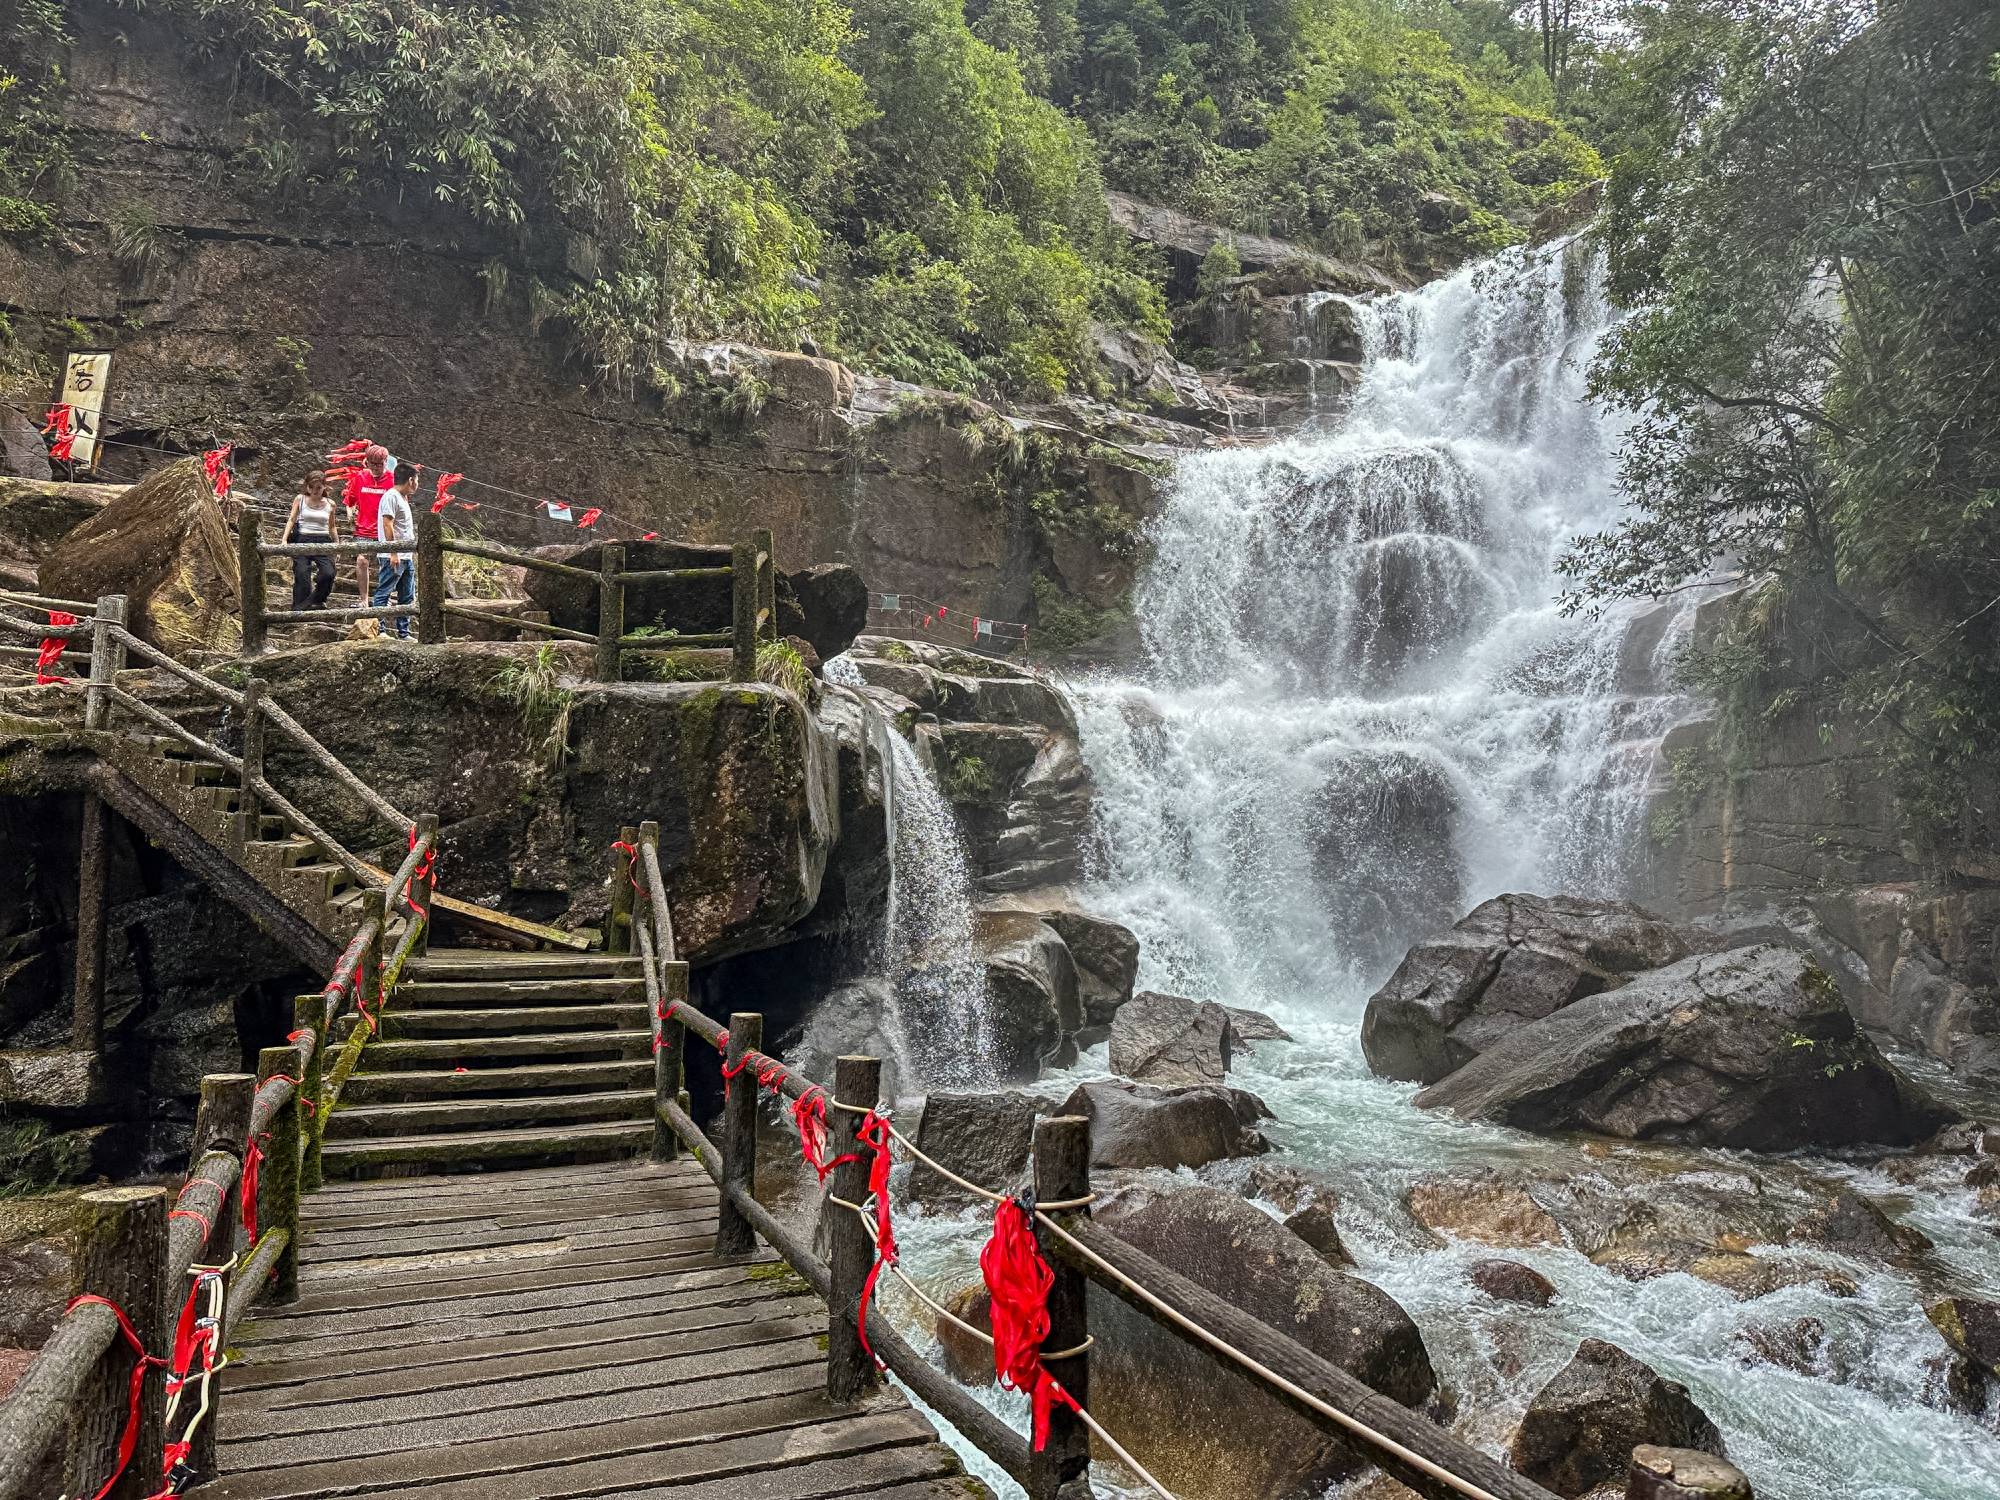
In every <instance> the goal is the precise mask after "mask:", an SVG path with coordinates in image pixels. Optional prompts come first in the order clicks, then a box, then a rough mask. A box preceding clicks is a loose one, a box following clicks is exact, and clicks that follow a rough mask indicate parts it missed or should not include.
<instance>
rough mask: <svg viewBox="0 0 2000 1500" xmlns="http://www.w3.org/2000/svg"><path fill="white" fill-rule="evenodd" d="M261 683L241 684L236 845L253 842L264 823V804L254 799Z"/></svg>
mask: <svg viewBox="0 0 2000 1500" xmlns="http://www.w3.org/2000/svg"><path fill="white" fill-rule="evenodd" d="M265 729H266V725H265V722H264V680H263V679H262V678H261V677H252V678H251V679H249V681H247V682H245V683H244V684H243V774H242V775H241V776H240V777H239V778H238V779H237V784H236V843H237V847H238V848H239V849H240V848H241V847H242V846H243V845H245V844H249V843H254V842H255V841H256V838H257V833H258V827H257V825H258V824H259V823H260V822H261V821H262V820H263V815H264V804H263V803H262V802H260V801H259V800H258V798H257V783H258V782H260V781H262V780H263V779H264V744H265Z"/></svg>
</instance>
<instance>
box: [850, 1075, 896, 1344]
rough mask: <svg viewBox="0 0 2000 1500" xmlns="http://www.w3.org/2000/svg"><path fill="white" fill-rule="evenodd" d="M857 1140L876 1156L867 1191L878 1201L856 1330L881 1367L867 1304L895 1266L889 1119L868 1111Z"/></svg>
mask: <svg viewBox="0 0 2000 1500" xmlns="http://www.w3.org/2000/svg"><path fill="white" fill-rule="evenodd" d="M854 1139H855V1140H856V1141H857V1142H859V1143H860V1144H861V1145H862V1146H864V1147H866V1148H867V1149H868V1150H870V1151H872V1152H873V1153H874V1159H873V1160H872V1161H870V1162H869V1163H868V1191H869V1192H870V1193H871V1194H873V1195H874V1198H875V1264H874V1265H872V1266H870V1267H869V1268H868V1279H867V1280H866V1281H864V1282H862V1283H861V1307H860V1309H859V1311H858V1312H857V1313H856V1314H855V1328H856V1331H857V1332H858V1333H859V1334H860V1335H861V1347H862V1348H863V1349H866V1350H867V1351H868V1357H869V1358H870V1359H873V1360H875V1363H876V1364H877V1365H878V1366H879V1365H881V1363H882V1361H881V1360H880V1359H877V1358H876V1355H875V1348H874V1346H873V1345H872V1344H870V1343H869V1342H868V1304H869V1303H870V1302H872V1301H874V1300H875V1283H876V1282H877V1281H879V1280H880V1279H881V1276H882V1268H883V1267H884V1266H893V1265H894V1264H896V1230H895V1226H894V1225H892V1224H891V1223H890V1222H889V1167H890V1165H891V1163H890V1160H889V1121H888V1119H887V1118H886V1117H884V1116H882V1115H879V1114H877V1113H876V1112H875V1111H874V1110H872V1109H871V1110H869V1111H868V1114H867V1117H866V1118H864V1119H863V1120H862V1122H861V1128H860V1129H859V1130H857V1131H855V1132H854Z"/></svg>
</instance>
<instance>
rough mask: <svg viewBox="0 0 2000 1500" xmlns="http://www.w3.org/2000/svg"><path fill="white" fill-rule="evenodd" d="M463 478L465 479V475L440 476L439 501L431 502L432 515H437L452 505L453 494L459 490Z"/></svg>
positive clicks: (438, 486)
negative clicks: (459, 483)
mask: <svg viewBox="0 0 2000 1500" xmlns="http://www.w3.org/2000/svg"><path fill="white" fill-rule="evenodd" d="M463 478H465V476H464V475H463V474H440V475H438V484H437V499H435V500H433V501H432V502H431V514H432V515H436V514H437V513H438V512H439V511H441V510H443V509H444V508H445V507H446V506H447V505H449V504H451V499H452V496H451V492H452V491H453V490H455V489H457V488H458V482H459V481H460V480H461V479H463Z"/></svg>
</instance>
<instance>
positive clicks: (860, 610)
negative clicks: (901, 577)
mask: <svg viewBox="0 0 2000 1500" xmlns="http://www.w3.org/2000/svg"><path fill="white" fill-rule="evenodd" d="M818 363H825V361H818ZM835 368H838V366H836V367H835ZM785 577H786V581H787V582H788V583H789V584H790V585H791V592H792V598H793V599H794V600H796V601H797V603H798V607H799V616H800V624H799V628H798V634H800V635H802V636H804V637H805V638H806V639H807V640H808V641H810V642H811V643H812V648H813V650H814V651H816V652H818V653H819V656H820V660H822V661H824V660H825V659H826V658H827V657H829V656H838V655H839V654H840V653H841V652H843V651H845V650H846V649H847V648H848V647H849V646H851V645H852V644H854V638H855V637H856V636H858V635H860V634H861V632H862V631H864V630H866V629H867V628H868V585H867V584H866V583H865V582H863V581H862V578H861V575H860V574H859V573H857V572H856V571H855V570H854V569H853V568H850V567H849V566H848V565H847V564H846V563H817V564H815V565H814V566H812V567H810V568H801V569H800V570H799V571H798V572H796V573H788V574H786V575H785Z"/></svg>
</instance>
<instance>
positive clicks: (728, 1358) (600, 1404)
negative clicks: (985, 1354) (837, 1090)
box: [197, 1160, 986, 1500]
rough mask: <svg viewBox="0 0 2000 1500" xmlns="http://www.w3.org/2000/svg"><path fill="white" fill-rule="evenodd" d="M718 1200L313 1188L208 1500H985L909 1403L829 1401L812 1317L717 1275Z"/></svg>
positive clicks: (746, 1270)
mask: <svg viewBox="0 0 2000 1500" xmlns="http://www.w3.org/2000/svg"><path fill="white" fill-rule="evenodd" d="M716 1204H717V1197H716V1190H715V1188H714V1186H713V1184H711V1182H710V1181H709V1179H708V1177H707V1176H706V1175H705V1174H704V1173H703V1172H702V1170H701V1168H700V1167H699V1166H697V1165H696V1164H694V1163H693V1162H691V1161H687V1160H682V1161H678V1162H675V1163H672V1164H669V1165H664V1166H657V1165H652V1164H650V1163H642V1162H628V1163H615V1164H606V1165H597V1166H571V1167H544V1168H537V1169H534V1170H528V1171H513V1172H497V1173H490V1174H483V1175H462V1176H448V1177H413V1178H402V1179H391V1180H384V1181H375V1182H353V1183H330V1184H328V1185H327V1186H326V1187H324V1188H322V1189H321V1190H320V1191H319V1192H317V1193H315V1194H313V1195H312V1196H310V1197H309V1198H307V1199H306V1200H305V1203H304V1216H303V1222H304V1242H303V1243H304V1255H305V1264H304V1268H303V1273H302V1276H301V1283H300V1297H299V1300H298V1301H297V1302H295V1303H293V1304H291V1305H290V1306H287V1307H282V1308H273V1307H260V1308H258V1309H257V1310H256V1311H255V1312H254V1313H253V1315H252V1321H251V1322H250V1323H248V1324H247V1325H245V1327H244V1328H243V1329H242V1330H241V1332H240V1334H239V1337H238V1339H237V1347H236V1349H235V1350H234V1351H232V1359H233V1361H235V1362H233V1363H232V1365H231V1367H230V1368H229V1369H228V1370H227V1372H226V1373H225V1375H224V1377H223V1382H224V1391H223V1400H222V1403H221V1427H220V1432H219V1436H220V1444H219V1451H218V1455H217V1457H218V1460H219V1467H220V1470H221V1474H222V1477H221V1478H220V1479H219V1480H217V1481H216V1482H214V1483H213V1484H210V1485H206V1486H203V1487H202V1488H201V1489H200V1490H199V1491H197V1493H200V1494H202V1495H204V1496H209V1497H213V1500H235V1497H241V1500H252V1497H257V1500H278V1497H297V1500H306V1497H313V1496H332V1495H340V1496H369V1495H378V1494H388V1493H391V1492H408V1491H419V1492H421V1493H423V1494H424V1495H427V1496H433V1497H436V1500H458V1497H474V1496H476V1497H479V1500H493V1497H496V1496H500V1497H508V1500H534V1497H546V1500H556V1497H561V1496H583V1495H620V1496H653V1495H658V1496H671V1497H673V1500H818V1497H823V1496H836V1495H870V1496H876V1497H880V1500H966V1497H967V1496H976V1495H984V1494H985V1493H986V1491H985V1489H984V1487H983V1486H981V1485H979V1484H977V1483H976V1482H975V1481H973V1480H971V1479H969V1478H968V1477H967V1476H966V1475H965V1474H964V1472H963V1471H962V1469H961V1468H960V1466H959V1464H958V1461H957V1460H956V1459H955V1458H954V1457H953V1456H952V1454H951V1453H950V1452H949V1451H948V1450H947V1449H946V1448H945V1447H944V1446H943V1445H942V1444H941V1443H940V1442H939V1441H938V1440H937V1437H936V1434H935V1432H934V1430H933V1429H932V1428H931V1426H930V1425H929V1423H927V1422H926V1421H925V1420H924V1419H923V1418H922V1417H920V1416H919V1415H917V1414H916V1413H915V1412H914V1411H912V1410H911V1409H910V1408H909V1407H908V1405H907V1404H905V1403H904V1401H903V1400H902V1399H901V1397H900V1396H898V1395H896V1394H894V1393H893V1392H885V1393H884V1394H883V1395H881V1396H878V1397H874V1398H871V1399H870V1400H869V1401H868V1402H867V1403H865V1404H863V1405H858V1406H847V1407H836V1406H833V1405H831V1404H829V1402H828V1401H827V1398H826V1394H825V1379H826V1375H825V1354H824V1352H823V1349H824V1344H825V1332H826V1311H825V1308H824V1307H823V1306H822V1305H821V1304H820V1302H819V1300H818V1299H817V1298H816V1297H814V1296H813V1295H812V1293H811V1292H810V1291H809V1290H808V1289H807V1287H806V1286H805V1284H804V1283H803V1282H802V1281H800V1280H799V1279H798V1278H797V1277H796V1276H795V1275H793V1274H792V1273H791V1272H790V1271H789V1269H788V1268H786V1267H785V1265H784V1263H783V1262H782V1261H779V1260H777V1259H776V1258H775V1257H774V1256H773V1255H772V1254H771V1253H770V1251H769V1250H768V1249H767V1248H765V1247H764V1246H762V1245H761V1244H760V1245H759V1247H758V1252H757V1255H756V1257H755V1258H754V1259H753V1260H752V1261H749V1262H741V1261H739V1262H723V1261H719V1260H717V1259H716V1257H715V1255H714V1253H713V1248H712V1237H713V1235H714V1232H715V1219H716Z"/></svg>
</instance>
